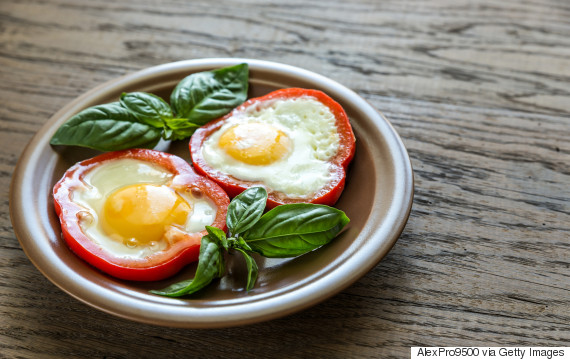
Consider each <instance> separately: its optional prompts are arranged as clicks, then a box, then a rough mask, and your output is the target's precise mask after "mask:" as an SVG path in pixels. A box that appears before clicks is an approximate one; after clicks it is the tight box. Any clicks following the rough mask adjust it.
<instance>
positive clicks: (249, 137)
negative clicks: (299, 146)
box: [218, 123, 291, 165]
mask: <svg viewBox="0 0 570 359" xmlns="http://www.w3.org/2000/svg"><path fill="white" fill-rule="evenodd" d="M218 144H219V146H220V148H222V149H223V150H224V151H226V153H227V154H228V155H230V156H231V157H233V158H234V159H236V160H238V161H240V162H243V163H246V164H249V165H268V164H271V163H273V162H275V161H277V160H279V159H281V158H283V157H284V156H285V155H286V154H288V153H289V151H290V148H291V140H290V139H289V137H287V135H286V134H285V133H284V132H283V131H281V130H278V129H276V128H275V127H273V126H271V125H268V124H263V123H244V124H240V125H235V126H232V127H230V128H229V129H228V130H226V131H225V132H224V133H223V134H222V135H221V136H220V139H219V141H218Z"/></svg>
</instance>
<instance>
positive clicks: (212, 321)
mask: <svg viewBox="0 0 570 359" xmlns="http://www.w3.org/2000/svg"><path fill="white" fill-rule="evenodd" d="M244 62H245V63H248V64H249V66H250V70H251V69H253V70H256V69H257V70H266V71H277V72H280V73H284V74H286V75H289V76H293V77H298V78H309V79H311V80H314V81H318V82H319V85H321V84H322V85H323V86H325V87H327V88H330V89H332V90H331V91H326V90H325V92H327V94H329V95H330V96H331V97H333V98H335V97H337V96H342V97H343V98H344V99H348V100H349V101H351V102H355V101H356V102H357V103H362V107H361V108H360V107H359V108H360V109H361V110H363V111H366V113H367V114H369V115H370V116H375V121H377V123H376V124H377V125H379V126H381V128H379V132H381V134H382V135H383V137H384V139H385V140H386V141H387V142H388V147H389V148H390V150H391V157H398V159H399V160H398V161H395V162H393V165H394V170H395V172H397V173H400V175H401V176H402V180H401V181H398V182H397V183H396V185H395V188H394V193H393V198H394V201H393V202H395V203H396V206H394V205H393V204H392V205H390V208H389V211H388V212H389V213H387V214H386V218H389V222H388V223H385V225H384V224H383V226H382V228H383V231H384V232H383V233H376V232H372V231H371V230H372V229H371V228H366V227H367V226H366V225H365V228H364V229H365V230H367V231H369V232H370V233H366V235H370V236H371V238H377V237H382V238H384V240H383V241H382V243H381V244H382V246H381V248H379V249H380V252H379V253H378V254H376V255H373V256H368V257H365V258H364V259H365V261H364V262H363V261H359V262H357V261H356V260H352V259H351V258H348V259H346V258H345V259H346V260H345V261H344V262H343V263H341V264H342V269H343V270H345V271H346V273H347V274H342V273H338V271H339V269H338V268H336V269H335V268H329V267H331V265H332V263H331V264H329V265H328V266H327V268H329V271H328V273H325V274H324V276H322V277H319V278H317V279H316V280H311V281H309V279H306V280H305V281H309V282H310V284H311V285H303V283H297V284H296V285H295V286H294V287H295V288H288V290H287V291H277V293H276V292H275V291H274V292H273V293H271V292H270V293H268V294H267V295H263V296H260V297H258V298H256V299H255V300H250V301H245V303H234V304H231V303H230V304H229V305H228V306H223V307H214V308H208V309H203V308H198V309H196V308H194V309H195V310H182V311H181V310H179V309H181V308H188V307H182V306H173V305H172V304H173V301H172V298H162V297H157V298H156V299H155V300H153V301H149V302H146V303H148V304H147V305H143V306H140V307H137V308H128V307H125V306H121V305H119V306H110V305H108V302H109V300H111V301H112V302H113V303H119V302H120V301H121V298H123V296H124V295H127V294H129V293H127V294H125V293H123V294H121V293H107V292H108V291H110V290H109V289H107V288H105V291H104V292H105V293H104V294H101V293H97V292H98V291H100V290H101V288H100V287H99V286H97V284H96V283H94V282H92V281H89V283H86V282H85V280H84V279H83V278H79V277H78V278H75V279H76V280H77V281H76V282H74V281H73V279H72V278H67V280H66V281H63V283H62V280H61V276H64V277H67V274H68V273H63V272H62V271H61V268H57V265H56V263H51V266H49V267H48V268H46V267H45V266H43V265H42V264H41V263H40V261H39V260H38V259H37V257H36V256H35V253H37V252H38V250H39V248H37V247H35V246H38V245H39V244H38V243H37V242H35V241H25V240H23V238H25V237H26V236H28V237H31V236H32V233H31V232H30V231H29V230H28V229H27V228H21V226H19V225H18V223H17V219H16V218H17V216H18V215H19V214H21V213H22V210H23V208H22V205H21V204H20V203H19V201H18V198H22V196H23V194H22V188H21V187H22V186H20V184H21V183H25V180H26V178H25V173H26V169H27V168H25V167H24V166H23V165H22V164H23V163H28V162H29V161H31V159H32V158H33V157H34V156H37V155H38V154H37V153H36V152H37V151H38V149H37V142H39V141H40V140H41V139H45V137H48V136H46V133H52V132H55V130H56V128H54V127H55V126H54V125H55V124H56V123H57V122H58V121H62V120H61V119H62V118H64V117H65V118H68V117H69V116H70V115H71V114H74V113H76V112H77V111H78V110H79V109H80V107H81V106H82V105H83V106H84V104H85V102H87V101H89V102H91V101H94V100H96V99H97V94H98V93H100V92H101V91H102V90H104V91H102V93H100V94H99V95H98V96H99V97H104V95H105V93H109V92H113V91H114V90H115V89H120V88H125V87H128V86H129V84H133V83H139V82H142V81H144V80H145V79H147V78H151V77H154V76H158V77H162V76H167V74H168V73H176V72H178V71H181V70H183V69H184V70H188V72H189V73H192V72H196V69H199V68H202V67H211V68H216V67H223V66H230V65H235V64H239V63H244ZM387 136H388V137H387ZM49 137H51V136H49ZM34 145H36V146H35V147H34ZM395 177H397V176H396V175H395ZM28 180H29V179H28ZM413 195H414V176H413V169H412V165H411V160H410V158H409V155H408V153H407V150H406V148H405V146H404V144H403V142H402V140H401V138H400V136H399V135H398V133H397V132H396V130H395V129H394V128H393V126H392V125H391V123H390V122H389V121H388V120H387V119H386V117H385V116H384V115H383V114H382V113H381V112H380V111H378V110H377V109H376V108H374V107H373V106H372V105H371V104H370V103H368V101H366V100H365V99H364V98H362V97H361V96H359V95H358V94H356V93H355V92H354V91H352V90H351V89H349V88H347V87H345V86H344V85H342V84H340V83H338V82H336V81H334V80H332V79H330V78H328V77H325V76H323V75H320V74H317V73H315V72H312V71H309V70H306V69H302V68H299V67H296V66H292V65H287V64H282V63H278V62H273V61H266V60H255V59H246V58H204V59H191V60H182V61H176V62H170V63H165V64H161V65H157V66H152V67H148V68H145V69H142V70H139V71H136V72H132V73H129V74H126V75H123V76H120V77H118V78H115V79H111V80H109V81H106V82H105V83H103V84H100V85H98V86H96V87H94V88H92V89H91V90H88V91H87V92H85V93H83V94H82V95H80V96H78V97H76V98H75V99H73V100H71V101H70V102H69V103H67V104H66V105H65V106H63V107H62V108H61V109H60V110H58V111H57V112H56V113H55V114H53V115H52V116H51V117H50V118H49V119H48V121H47V122H46V123H45V124H44V125H42V127H41V128H40V129H39V130H38V131H37V133H36V134H35V135H34V136H33V137H32V139H31V140H30V141H29V143H28V144H27V145H26V147H25V148H24V150H23V152H22V154H21V155H20V157H19V159H18V162H17V165H16V168H15V170H14V173H13V175H12V180H11V183H10V196H9V206H10V219H11V222H12V226H13V229H14V233H15V235H16V237H17V238H18V241H19V243H20V246H21V247H22V249H23V250H24V252H25V254H26V255H27V257H28V258H29V259H30V261H31V262H32V263H33V264H34V266H35V267H36V268H37V269H38V270H39V271H40V272H41V273H42V274H43V275H44V276H45V277H46V278H47V279H48V280H50V281H51V282H52V283H53V284H55V285H56V286H57V287H59V288H60V289H61V290H62V291H64V292H65V293H67V294H69V295H70V296H72V297H74V298H76V299H77V300H79V301H81V302H83V303H85V304H87V305H89V306H91V307H94V308H97V309H99V310H101V311H103V312H106V313H109V314H112V315H115V316H118V317H122V318H126V319H130V320H134V321H137V322H143V323H148V324H154V325H162V326H169V327H184V328H219V327H231V326H238V325H246V324H252V323H255V322H260V321H266V320H271V319H276V318H278V317H283V316H286V315H289V314H292V313H294V312H297V311H300V310H303V309H306V308H308V307H310V306H313V305H315V304H317V303H318V302H321V301H324V300H325V299H327V298H330V297H332V296H334V295H336V294H337V293H339V292H341V291H342V290H344V289H346V288H347V287H348V286H350V285H351V284H352V283H354V282H355V281H356V280H358V279H359V278H361V277H362V276H364V275H365V274H366V273H367V272H369V271H370V270H371V269H372V268H373V267H374V266H375V265H377V263H378V262H380V261H381V260H382V258H384V257H385V255H386V254H387V253H388V252H389V251H390V250H391V248H392V247H393V246H394V244H395V243H396V242H397V240H398V239H399V237H400V235H401V233H402V232H403V230H404V228H405V225H406V223H407V220H408V218H409V215H410V212H411V208H412V203H413ZM396 197H397V198H396ZM368 222H369V221H367V223H368ZM388 226H389V227H390V231H389V233H386V232H387V230H386V227H388ZM361 235H364V234H363V233H362V232H360V233H359V234H358V236H361ZM370 242H372V241H368V242H367V243H366V245H369V246H371V244H370ZM375 248H376V249H378V247H375ZM335 262H336V261H335ZM315 276H316V274H315ZM305 281H302V282H305ZM70 282H71V283H72V285H64V284H67V283H70ZM331 283H332V284H334V285H331ZM86 292H87V293H97V294H98V295H96V297H95V298H96V299H97V300H94V297H88V298H86V297H85V296H84V295H82V294H84V293H86ZM131 296H132V294H131ZM103 297H104V298H103ZM299 297H300V298H301V300H299ZM102 299H105V300H102ZM135 299H136V296H135ZM180 300H181V301H184V300H183V299H180ZM105 304H106V305H105ZM148 306H153V308H152V309H154V310H153V311H152V313H154V315H148V314H147V312H146V311H145V309H148V308H147V307H148ZM228 307H229V310H228ZM214 309H215V310H214ZM236 309H247V310H241V311H238V310H236ZM181 314H185V315H183V317H184V318H185V319H186V320H180V319H181V318H180V316H181ZM189 315H190V316H191V318H192V319H193V321H188V320H187V319H188V318H187V317H188V316H189ZM219 318H224V319H225V320H219Z"/></svg>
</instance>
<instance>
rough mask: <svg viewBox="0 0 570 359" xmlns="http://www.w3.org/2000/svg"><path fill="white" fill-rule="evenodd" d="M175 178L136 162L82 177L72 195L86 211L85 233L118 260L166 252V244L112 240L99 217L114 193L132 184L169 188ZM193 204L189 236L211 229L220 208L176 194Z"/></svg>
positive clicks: (113, 164) (81, 217) (115, 162)
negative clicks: (130, 242)
mask: <svg viewBox="0 0 570 359" xmlns="http://www.w3.org/2000/svg"><path fill="white" fill-rule="evenodd" d="M172 177H173V174H172V173H171V172H169V171H168V170H166V169H164V168H162V167H160V166H157V165H154V164H152V163H149V162H146V161H142V160H136V159H127V158H123V159H116V160H110V161H107V162H105V163H103V164H101V165H99V166H97V167H95V168H94V169H93V170H91V171H89V172H88V173H87V174H85V176H84V177H83V186H82V187H79V188H75V189H74V190H73V192H72V201H73V202H75V203H77V204H79V205H81V206H82V207H84V208H85V210H84V211H81V212H79V214H78V216H79V220H80V221H79V224H80V226H81V228H82V230H83V232H84V233H85V234H86V235H87V236H88V237H89V238H90V239H91V240H92V241H94V242H95V243H97V244H98V245H100V246H101V247H102V248H104V249H105V250H107V251H108V252H111V253H113V254H115V255H117V256H121V257H126V258H144V257H146V256H148V255H151V254H153V253H155V252H157V251H161V250H164V249H166V248H167V246H168V243H166V241H156V242H153V243H152V244H150V245H142V246H135V247H129V246H126V245H124V244H122V243H119V242H117V241H115V240H113V239H111V238H110V237H109V236H108V235H107V234H106V233H105V231H104V230H103V228H102V225H101V221H100V216H101V215H102V213H103V206H104V204H105V201H106V199H107V198H108V197H109V195H110V194H111V193H113V192H114V191H115V190H117V189H119V188H122V187H125V186H129V185H132V184H143V183H144V184H152V185H168V184H169V183H170V182H171V180H172ZM176 193H178V194H179V195H180V196H181V197H182V198H183V199H184V200H185V201H186V202H188V203H189V204H190V208H191V213H190V215H189V216H188V220H187V222H186V223H185V225H184V230H185V231H186V232H188V233H194V232H200V231H202V230H204V227H205V226H207V225H211V224H212V223H213V222H214V219H215V217H216V212H217V208H216V206H215V204H213V203H212V202H211V201H210V200H209V199H207V198H206V197H201V198H196V197H194V196H192V194H191V192H190V191H176Z"/></svg>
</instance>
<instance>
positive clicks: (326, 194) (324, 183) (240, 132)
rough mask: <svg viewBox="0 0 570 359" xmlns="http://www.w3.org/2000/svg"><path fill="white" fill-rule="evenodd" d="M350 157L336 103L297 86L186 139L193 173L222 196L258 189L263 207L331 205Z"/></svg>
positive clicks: (349, 137)
mask: <svg viewBox="0 0 570 359" xmlns="http://www.w3.org/2000/svg"><path fill="white" fill-rule="evenodd" d="M354 152H355V137H354V133H353V131H352V127H351V125H350V123H349V120H348V116H347V114H346V112H345V111H344V109H343V108H342V107H341V106H340V104H338V103H337V102H335V101H334V100H333V99H332V98H330V97H329V96H327V95H326V94H325V93H323V92H321V91H318V90H307V89H301V88H288V89H282V90H277V91H274V92H271V93H269V94H267V95H265V96H262V97H258V98H253V99H250V100H248V101H246V102H245V103H244V104H242V105H240V106H239V107H237V108H236V109H234V110H233V111H232V112H230V113H229V114H227V115H226V116H224V117H222V118H220V119H217V120H214V121H211V122H209V123H207V124H206V125H204V126H202V127H201V128H199V129H198V130H196V132H195V133H194V134H193V135H192V137H191V139H190V153H191V156H192V162H193V165H194V168H195V169H196V171H197V172H198V173H201V174H204V175H206V176H208V177H209V178H211V179H212V180H214V181H216V182H217V183H218V184H219V185H220V186H221V187H222V188H223V189H224V190H225V191H226V192H227V193H228V194H229V195H230V197H234V196H236V195H238V194H239V193H241V192H242V191H244V190H245V189H246V188H249V187H251V186H263V187H265V188H266V189H267V191H268V201H267V206H268V207H269V208H272V207H275V206H277V205H280V204H286V203H318V204H326V205H333V204H334V203H335V202H336V201H337V200H338V198H339V196H340V194H341V192H342V190H343V188H344V184H345V178H346V171H347V167H348V165H349V163H350V161H351V160H352V158H353V156H354Z"/></svg>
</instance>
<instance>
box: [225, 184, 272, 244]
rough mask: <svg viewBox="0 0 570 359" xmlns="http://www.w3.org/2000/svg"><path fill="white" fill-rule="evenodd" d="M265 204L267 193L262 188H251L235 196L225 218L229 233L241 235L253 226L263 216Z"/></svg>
mask: <svg viewBox="0 0 570 359" xmlns="http://www.w3.org/2000/svg"><path fill="white" fill-rule="evenodd" d="M266 202H267V191H266V190H265V188H263V187H251V188H248V189H246V190H245V191H243V192H242V193H240V194H238V195H237V196H235V197H234V199H232V201H231V202H230V205H229V206H228V214H227V217H226V224H227V225H228V228H229V230H230V233H233V234H236V233H242V232H245V231H246V230H248V229H249V228H250V227H251V226H253V225H254V224H255V222H257V221H258V220H259V218H260V217H261V215H262V214H263V210H264V209H265V204H266Z"/></svg>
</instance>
